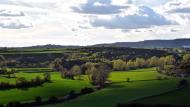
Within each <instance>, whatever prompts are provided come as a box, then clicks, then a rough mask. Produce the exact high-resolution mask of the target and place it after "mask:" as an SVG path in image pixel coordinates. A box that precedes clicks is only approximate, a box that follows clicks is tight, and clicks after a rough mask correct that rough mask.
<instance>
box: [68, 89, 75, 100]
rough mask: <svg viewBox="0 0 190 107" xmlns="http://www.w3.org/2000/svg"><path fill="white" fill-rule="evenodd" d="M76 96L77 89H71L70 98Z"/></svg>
mask: <svg viewBox="0 0 190 107" xmlns="http://www.w3.org/2000/svg"><path fill="white" fill-rule="evenodd" d="M75 97H76V93H75V91H73V90H72V91H71V92H70V93H69V98H70V99H73V98H75Z"/></svg>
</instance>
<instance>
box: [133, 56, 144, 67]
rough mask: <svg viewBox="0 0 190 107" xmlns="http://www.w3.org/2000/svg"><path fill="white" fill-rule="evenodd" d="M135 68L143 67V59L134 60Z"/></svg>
mask: <svg viewBox="0 0 190 107" xmlns="http://www.w3.org/2000/svg"><path fill="white" fill-rule="evenodd" d="M135 64H136V65H135V66H136V67H137V68H143V67H144V66H145V59H144V58H136V60H135Z"/></svg>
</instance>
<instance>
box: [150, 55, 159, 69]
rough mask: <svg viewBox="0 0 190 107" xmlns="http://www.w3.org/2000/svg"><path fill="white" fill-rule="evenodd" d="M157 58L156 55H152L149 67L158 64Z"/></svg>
mask: <svg viewBox="0 0 190 107" xmlns="http://www.w3.org/2000/svg"><path fill="white" fill-rule="evenodd" d="M158 60H159V58H158V57H156V56H153V57H152V58H151V59H150V66H151V67H156V66H158Z"/></svg>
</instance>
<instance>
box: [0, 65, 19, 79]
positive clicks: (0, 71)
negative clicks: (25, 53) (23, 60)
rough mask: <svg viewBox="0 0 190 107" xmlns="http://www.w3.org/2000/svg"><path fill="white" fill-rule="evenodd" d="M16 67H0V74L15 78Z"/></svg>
mask: <svg viewBox="0 0 190 107" xmlns="http://www.w3.org/2000/svg"><path fill="white" fill-rule="evenodd" d="M15 73H16V69H14V68H6V67H3V68H0V74H2V75H6V76H7V78H15Z"/></svg>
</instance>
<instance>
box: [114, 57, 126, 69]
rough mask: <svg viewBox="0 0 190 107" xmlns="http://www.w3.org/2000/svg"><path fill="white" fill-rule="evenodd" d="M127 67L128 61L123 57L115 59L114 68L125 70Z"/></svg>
mask: <svg viewBox="0 0 190 107" xmlns="http://www.w3.org/2000/svg"><path fill="white" fill-rule="evenodd" d="M125 67H126V62H124V61H123V60H121V59H118V60H114V61H113V69H114V70H124V69H125Z"/></svg>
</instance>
